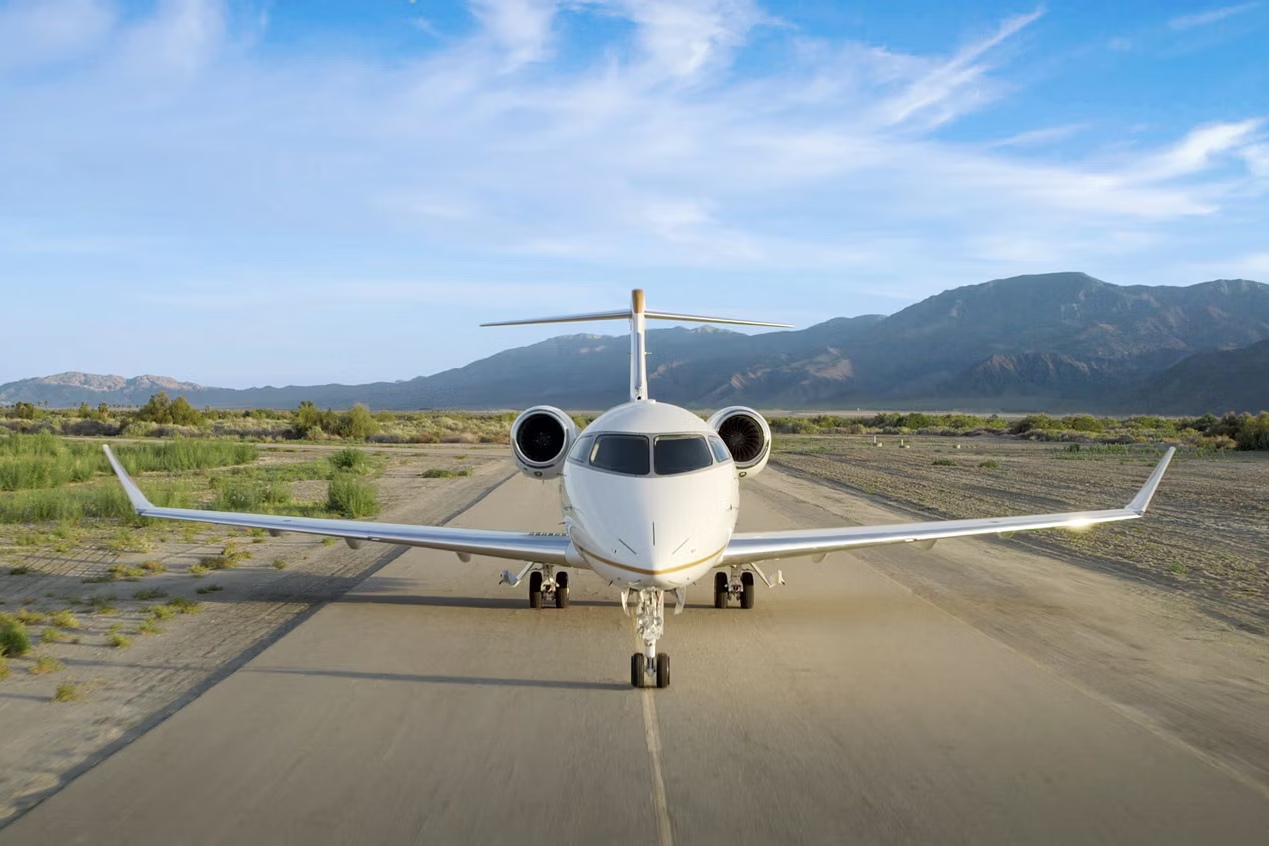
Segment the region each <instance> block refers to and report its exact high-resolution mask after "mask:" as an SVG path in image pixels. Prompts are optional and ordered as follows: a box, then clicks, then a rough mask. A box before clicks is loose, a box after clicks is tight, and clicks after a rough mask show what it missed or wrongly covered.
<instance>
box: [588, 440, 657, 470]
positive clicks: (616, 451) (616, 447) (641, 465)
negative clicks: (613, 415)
mask: <svg viewBox="0 0 1269 846" xmlns="http://www.w3.org/2000/svg"><path fill="white" fill-rule="evenodd" d="M590 466H591V467H598V468H599V469H600V470H608V471H610V472H612V473H622V474H625V475H627V476H646V475H648V472H649V470H650V468H649V467H648V439H647V438H646V437H644V436H643V435H600V436H599V437H598V438H596V440H595V448H594V449H593V450H591V453H590Z"/></svg>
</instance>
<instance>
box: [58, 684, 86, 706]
mask: <svg viewBox="0 0 1269 846" xmlns="http://www.w3.org/2000/svg"><path fill="white" fill-rule="evenodd" d="M80 696H81V693H80V689H79V685H77V684H75V683H74V682H62V683H61V684H59V685H58V686H57V690H56V691H55V692H54V693H53V701H54V702H77V701H78V700H79V698H80Z"/></svg>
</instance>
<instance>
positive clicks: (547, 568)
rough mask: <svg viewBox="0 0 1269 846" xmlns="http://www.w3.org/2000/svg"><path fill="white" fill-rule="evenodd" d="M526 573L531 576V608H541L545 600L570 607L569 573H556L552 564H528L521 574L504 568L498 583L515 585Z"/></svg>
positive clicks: (560, 606)
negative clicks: (514, 573) (515, 573)
mask: <svg viewBox="0 0 1269 846" xmlns="http://www.w3.org/2000/svg"><path fill="white" fill-rule="evenodd" d="M530 571H532V572H530ZM526 574H527V575H528V576H529V607H530V608H541V607H542V604H543V602H546V603H554V604H555V607H556V608H567V607H568V573H566V572H560V573H556V572H555V568H554V567H553V566H552V565H550V564H532V563H530V564H526V565H525V567H524V569H523V570H521V571H520V574H519V575H513V574H512V572H511V571H510V570H503V571H502V576H501V577H499V579H498V583H499V584H505V585H511V586H512V587H515V586H516V585H518V584H520V580H521V579H523V578H524V577H525V575H526Z"/></svg>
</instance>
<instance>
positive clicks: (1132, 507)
mask: <svg viewBox="0 0 1269 846" xmlns="http://www.w3.org/2000/svg"><path fill="white" fill-rule="evenodd" d="M1175 454H1176V447H1168V451H1167V452H1165V453H1164V454H1163V458H1161V459H1159V463H1158V465H1157V466H1156V467H1155V468H1154V472H1153V473H1151V474H1150V478H1149V479H1146V483H1145V484H1144V485H1142V486H1141V490H1139V491H1137V495H1136V496H1134V497H1133V498H1132V502H1130V503H1128V510H1129V511H1135V512H1136V513H1137V515H1138V516H1141V515H1142V514H1145V513H1146V509H1147V508H1148V507H1150V500H1151V498H1152V497H1154V491H1155V488H1157V487H1159V481H1160V480H1161V479H1162V478H1163V471H1164V470H1167V469H1168V462H1169V461H1171V460H1172V456H1173V455H1175Z"/></svg>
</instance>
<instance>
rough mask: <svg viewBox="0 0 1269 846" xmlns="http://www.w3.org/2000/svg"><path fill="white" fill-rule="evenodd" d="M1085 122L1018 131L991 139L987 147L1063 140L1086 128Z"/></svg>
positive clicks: (1040, 143) (1025, 145)
mask: <svg viewBox="0 0 1269 846" xmlns="http://www.w3.org/2000/svg"><path fill="white" fill-rule="evenodd" d="M1088 126H1089V125H1088V124H1087V123H1068V124H1066V125H1065V126H1048V127H1045V128H1043V129H1030V130H1027V131H1026V132H1019V133H1018V134H1017V135H1010V136H1009V137H1008V138H1002V139H1000V140H999V141H993V142H991V143H990V144H988V145H987V146H988V147H996V148H998V147H1036V146H1043V145H1045V144H1052V143H1053V142H1054V141H1064V140H1065V139H1067V138H1070V137H1071V136H1072V135H1075V134H1076V133H1078V132H1082V131H1084V130H1085V129H1088Z"/></svg>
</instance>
